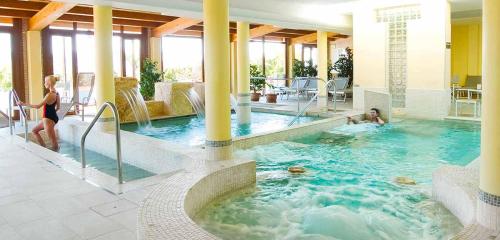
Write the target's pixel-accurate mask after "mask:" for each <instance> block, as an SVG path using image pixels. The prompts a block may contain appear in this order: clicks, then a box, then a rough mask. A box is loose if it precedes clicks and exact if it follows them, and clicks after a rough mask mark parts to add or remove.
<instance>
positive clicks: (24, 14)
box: [0, 8, 36, 18]
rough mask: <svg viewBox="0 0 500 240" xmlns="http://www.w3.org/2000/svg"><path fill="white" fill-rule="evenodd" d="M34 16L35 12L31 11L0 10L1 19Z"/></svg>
mask: <svg viewBox="0 0 500 240" xmlns="http://www.w3.org/2000/svg"><path fill="white" fill-rule="evenodd" d="M35 14H36V12H33V11H26V10H18V9H5V8H0V16H2V17H11V18H31V17H32V16H34V15H35Z"/></svg>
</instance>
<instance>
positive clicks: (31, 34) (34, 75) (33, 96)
mask: <svg viewBox="0 0 500 240" xmlns="http://www.w3.org/2000/svg"><path fill="white" fill-rule="evenodd" d="M26 39H27V56H28V79H29V84H28V85H29V94H28V95H29V102H30V103H35V104H38V103H40V102H41V101H42V100H43V88H44V86H43V81H44V80H43V71H42V35H41V33H40V31H28V32H26ZM32 114H38V115H39V116H40V114H39V111H37V110H36V109H34V110H33V112H32ZM32 116H34V115H32Z"/></svg>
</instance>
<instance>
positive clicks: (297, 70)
mask: <svg viewBox="0 0 500 240" xmlns="http://www.w3.org/2000/svg"><path fill="white" fill-rule="evenodd" d="M306 63H307V64H306ZM292 72H293V77H316V76H317V75H318V66H316V65H314V64H313V61H312V59H310V60H309V61H307V62H304V61H300V60H298V59H294V60H293V66H292Z"/></svg>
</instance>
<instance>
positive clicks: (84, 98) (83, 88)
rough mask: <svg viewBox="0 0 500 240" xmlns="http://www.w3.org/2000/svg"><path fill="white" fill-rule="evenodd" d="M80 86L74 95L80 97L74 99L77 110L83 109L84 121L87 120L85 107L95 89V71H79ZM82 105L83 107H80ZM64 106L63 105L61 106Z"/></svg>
mask: <svg viewBox="0 0 500 240" xmlns="http://www.w3.org/2000/svg"><path fill="white" fill-rule="evenodd" d="M77 78H78V79H77V80H78V88H76V89H75V94H74V95H73V96H75V97H78V98H77V99H75V97H74V98H73V100H74V104H75V106H77V110H81V114H82V121H84V120H85V107H86V106H88V105H89V102H90V99H91V97H92V91H93V90H94V82H95V74H94V73H90V72H89V73H78V77H77ZM79 107H81V109H80V108H79ZM61 108H62V107H61Z"/></svg>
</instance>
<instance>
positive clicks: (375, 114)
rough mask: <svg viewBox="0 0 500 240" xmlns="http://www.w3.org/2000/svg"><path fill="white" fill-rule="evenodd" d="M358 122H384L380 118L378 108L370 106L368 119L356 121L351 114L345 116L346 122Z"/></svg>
mask: <svg viewBox="0 0 500 240" xmlns="http://www.w3.org/2000/svg"><path fill="white" fill-rule="evenodd" d="M351 123H354V124H359V123H374V124H378V125H384V124H385V122H384V120H382V118H380V110H378V109H377V108H372V109H370V114H369V119H368V120H366V121H361V122H360V121H358V120H356V119H353V118H352V117H351V116H349V117H347V124H351Z"/></svg>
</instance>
